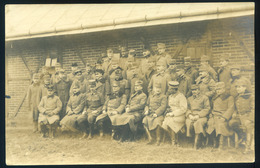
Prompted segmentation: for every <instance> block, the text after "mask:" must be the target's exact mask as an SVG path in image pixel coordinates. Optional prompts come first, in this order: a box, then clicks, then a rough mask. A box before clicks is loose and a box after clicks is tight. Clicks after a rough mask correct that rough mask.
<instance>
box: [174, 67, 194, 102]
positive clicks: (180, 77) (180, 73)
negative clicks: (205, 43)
mask: <svg viewBox="0 0 260 168" xmlns="http://www.w3.org/2000/svg"><path fill="white" fill-rule="evenodd" d="M176 75H177V78H176V81H178V82H179V88H178V90H179V92H181V93H183V94H184V96H185V97H186V98H188V97H190V96H191V90H190V87H191V78H190V77H189V76H187V75H185V70H184V66H183V65H178V66H177V67H176Z"/></svg>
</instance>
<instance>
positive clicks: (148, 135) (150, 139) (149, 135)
mask: <svg viewBox="0 0 260 168" xmlns="http://www.w3.org/2000/svg"><path fill="white" fill-rule="evenodd" d="M144 128H145V131H146V134H147V138H148V142H147V145H151V144H153V143H154V139H153V137H152V135H151V132H150V131H149V130H148V128H147V127H144Z"/></svg>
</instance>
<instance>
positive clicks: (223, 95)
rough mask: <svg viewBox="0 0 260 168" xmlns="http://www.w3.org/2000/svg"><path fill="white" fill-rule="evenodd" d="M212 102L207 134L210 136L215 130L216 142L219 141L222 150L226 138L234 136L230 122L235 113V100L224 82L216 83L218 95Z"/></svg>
mask: <svg viewBox="0 0 260 168" xmlns="http://www.w3.org/2000/svg"><path fill="white" fill-rule="evenodd" d="M212 101H213V106H212V114H211V116H210V118H209V121H208V129H207V133H208V134H209V135H210V134H212V133H213V131H214V130H215V132H216V138H217V139H216V140H217V141H219V148H220V149H222V148H223V142H224V137H225V138H226V137H230V136H232V135H233V131H232V130H231V129H230V127H229V125H228V122H229V120H230V119H231V116H232V114H233V113H234V98H233V97H232V96H230V94H229V93H228V92H227V91H226V88H225V83H224V82H218V83H216V94H215V95H214V97H213V98H212ZM215 147H216V143H215Z"/></svg>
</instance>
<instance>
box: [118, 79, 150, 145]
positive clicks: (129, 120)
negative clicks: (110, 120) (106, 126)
mask: <svg viewBox="0 0 260 168" xmlns="http://www.w3.org/2000/svg"><path fill="white" fill-rule="evenodd" d="M142 85H143V82H142V81H141V80H138V81H136V82H135V93H134V94H132V95H131V97H130V99H129V102H128V104H127V105H126V107H125V113H123V114H122V115H120V116H118V117H117V123H116V125H117V126H121V127H122V130H121V131H122V132H121V133H120V135H121V140H120V141H121V142H123V141H125V140H127V136H128V135H130V136H131V137H130V140H133V139H134V137H135V135H136V131H137V123H138V122H139V121H141V120H142V113H143V110H144V108H145V104H146V100H147V96H146V94H145V93H143V86H142Z"/></svg>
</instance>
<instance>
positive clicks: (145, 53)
mask: <svg viewBox="0 0 260 168" xmlns="http://www.w3.org/2000/svg"><path fill="white" fill-rule="evenodd" d="M150 57H152V56H151V52H150V50H149V49H144V51H143V57H142V61H141V64H140V68H141V72H142V74H145V73H146V71H147V70H148V68H149V65H148V60H149V58H150Z"/></svg>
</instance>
